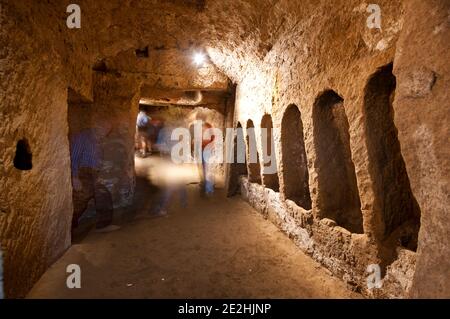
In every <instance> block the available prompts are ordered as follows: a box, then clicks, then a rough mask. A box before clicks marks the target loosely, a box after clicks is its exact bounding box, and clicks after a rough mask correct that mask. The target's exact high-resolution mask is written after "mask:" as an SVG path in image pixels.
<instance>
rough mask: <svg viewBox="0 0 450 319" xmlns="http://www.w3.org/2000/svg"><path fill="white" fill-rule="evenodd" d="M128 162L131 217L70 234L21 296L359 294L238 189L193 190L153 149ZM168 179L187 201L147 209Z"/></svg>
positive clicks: (193, 177)
mask: <svg viewBox="0 0 450 319" xmlns="http://www.w3.org/2000/svg"><path fill="white" fill-rule="evenodd" d="M136 167H137V168H136V172H137V175H138V180H137V186H138V187H137V191H138V193H137V204H136V207H137V215H132V217H129V216H128V218H122V220H121V222H122V225H121V226H122V228H121V229H120V230H117V231H115V232H111V233H105V234H101V233H95V232H90V233H89V234H87V236H85V237H84V238H82V239H78V243H76V244H74V245H73V246H72V247H71V248H70V249H69V250H68V251H67V252H66V253H65V254H64V256H63V257H62V258H61V259H60V260H58V261H57V262H56V263H55V264H54V265H53V266H52V267H51V268H50V269H49V270H48V271H47V272H46V273H45V274H44V276H43V277H42V278H41V279H40V281H39V282H38V283H37V284H36V285H35V287H34V288H33V289H32V291H31V292H30V294H29V296H28V297H29V298H360V297H361V296H360V295H358V294H356V293H353V292H351V291H349V290H348V289H347V288H346V286H345V284H344V283H343V282H341V281H340V280H338V279H336V278H334V277H332V276H331V275H330V274H329V272H328V271H327V270H325V269H324V268H323V267H321V266H320V265H319V264H318V263H316V262H315V261H313V260H312V259H311V258H309V257H308V256H307V255H305V254H304V253H302V252H301V251H300V250H299V249H298V248H297V247H296V246H295V245H294V243H293V242H291V241H290V240H289V238H287V237H286V236H285V235H284V234H283V233H282V232H280V231H279V230H278V229H277V228H276V227H275V226H274V225H273V224H272V223H270V222H269V221H267V220H265V219H264V218H263V217H262V216H261V215H259V214H258V213H257V212H256V211H255V210H253V209H252V208H251V207H250V206H249V205H248V204H247V203H245V202H244V201H243V200H241V199H240V198H239V197H234V198H226V197H225V196H224V195H222V194H221V192H220V191H218V192H217V193H216V194H215V195H214V196H213V197H208V198H204V197H202V196H200V194H199V191H198V189H199V186H198V184H196V182H198V174H197V172H196V169H195V167H185V168H183V169H182V170H183V171H184V173H183V172H182V171H180V170H179V169H178V171H177V169H176V168H173V167H171V166H170V164H168V163H165V162H163V161H162V160H161V159H159V158H158V157H151V158H147V159H137V163H136ZM156 172H159V173H162V174H156ZM167 178H169V179H170V178H175V179H177V178H180V179H181V180H182V181H183V183H186V184H188V186H187V191H188V205H187V206H186V207H181V206H180V203H179V202H178V200H177V198H173V199H172V200H171V207H170V209H169V214H168V215H167V217H154V216H152V215H151V214H149V213H148V212H149V211H150V209H149V207H151V206H154V203H155V201H156V200H158V196H159V195H160V190H161V188H163V185H164V184H165V182H167ZM164 179H166V181H165V182H164V181H163V180H164ZM69 264H78V265H80V267H81V289H68V288H67V286H66V278H67V276H68V275H69V274H68V273H66V267H67V266H68V265H69Z"/></svg>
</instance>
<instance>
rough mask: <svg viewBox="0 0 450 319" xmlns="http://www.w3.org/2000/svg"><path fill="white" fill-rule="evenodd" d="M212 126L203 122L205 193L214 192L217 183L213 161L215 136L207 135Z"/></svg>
mask: <svg viewBox="0 0 450 319" xmlns="http://www.w3.org/2000/svg"><path fill="white" fill-rule="evenodd" d="M212 128H213V127H212V125H211V124H209V123H207V122H203V123H202V191H203V193H204V194H205V195H212V194H213V193H214V184H215V176H214V164H213V163H212V158H213V156H214V139H215V136H214V135H212V136H211V137H210V138H206V136H205V133H206V131H207V130H209V129H212Z"/></svg>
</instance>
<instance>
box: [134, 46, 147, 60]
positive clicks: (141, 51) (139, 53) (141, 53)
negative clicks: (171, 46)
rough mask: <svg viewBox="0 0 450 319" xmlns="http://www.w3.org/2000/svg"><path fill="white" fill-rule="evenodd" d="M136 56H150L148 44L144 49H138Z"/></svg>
mask: <svg viewBox="0 0 450 319" xmlns="http://www.w3.org/2000/svg"><path fill="white" fill-rule="evenodd" d="M135 52H136V56H137V57H138V58H148V57H149V52H148V46H146V47H145V48H142V49H136V51H135Z"/></svg>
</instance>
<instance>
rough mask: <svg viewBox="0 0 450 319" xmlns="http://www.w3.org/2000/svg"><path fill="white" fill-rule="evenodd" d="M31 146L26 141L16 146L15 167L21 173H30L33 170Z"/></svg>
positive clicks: (20, 141) (19, 142)
mask: <svg viewBox="0 0 450 319" xmlns="http://www.w3.org/2000/svg"><path fill="white" fill-rule="evenodd" d="M32 157H33V156H32V154H31V149H30V145H29V144H28V141H27V140H26V139H21V140H19V141H18V142H17V145H16V155H15V156H14V167H15V168H17V169H19V170H21V171H29V170H31V169H32V168H33V163H32Z"/></svg>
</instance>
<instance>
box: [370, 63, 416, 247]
mask: <svg viewBox="0 0 450 319" xmlns="http://www.w3.org/2000/svg"><path fill="white" fill-rule="evenodd" d="M395 87H396V79H395V76H394V75H393V74H392V63H390V64H388V65H386V66H384V67H381V68H380V69H379V70H378V71H377V72H375V73H374V74H373V75H372V76H371V77H370V78H369V80H368V82H367V85H366V88H365V91H364V120H365V121H364V123H365V130H366V143H367V149H368V153H369V173H370V175H371V178H372V181H373V185H374V195H375V198H374V212H375V213H376V214H381V217H382V218H381V220H382V222H383V225H382V226H383V227H382V229H383V230H384V232H383V238H382V239H386V238H387V237H389V236H390V235H391V234H392V233H393V232H396V233H397V234H395V236H396V237H398V239H399V241H400V243H401V245H402V246H404V247H405V248H409V249H411V250H415V249H416V247H417V236H418V231H419V227H420V209H419V206H418V204H417V201H416V199H415V198H414V195H413V194H412V191H411V186H410V182H409V178H408V174H407V172H406V168H405V163H404V161H403V157H402V154H401V149H400V143H399V141H398V138H397V128H396V127H395V124H394V119H393V115H394V110H393V107H392V102H393V100H394V95H395ZM396 230H398V231H396Z"/></svg>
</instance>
